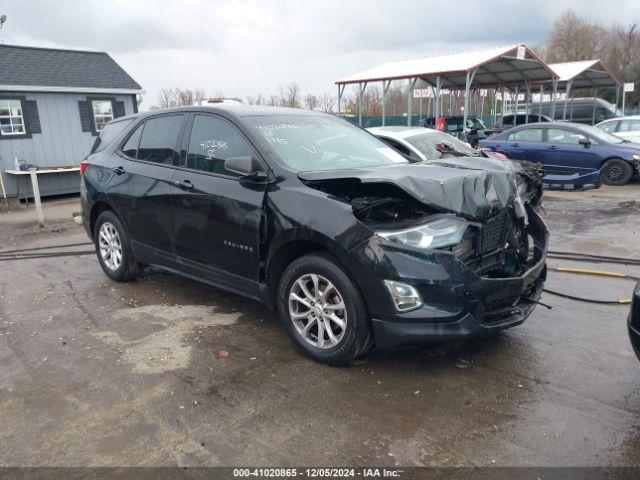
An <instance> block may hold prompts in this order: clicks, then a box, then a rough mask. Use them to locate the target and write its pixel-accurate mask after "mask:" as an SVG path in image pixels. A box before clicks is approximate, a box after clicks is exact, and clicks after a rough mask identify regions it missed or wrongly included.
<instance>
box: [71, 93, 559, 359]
mask: <svg viewBox="0 0 640 480" xmlns="http://www.w3.org/2000/svg"><path fill="white" fill-rule="evenodd" d="M81 170H82V173H83V176H82V188H81V200H82V211H83V218H84V224H85V227H86V230H87V232H88V234H89V235H90V236H91V238H93V239H94V241H95V244H96V249H97V254H98V260H99V262H100V265H101V266H102V268H103V270H104V272H105V273H106V274H107V275H108V276H109V277H110V278H112V279H113V280H117V281H124V280H131V279H133V278H135V276H136V275H137V274H138V273H139V272H140V270H141V269H142V268H143V267H144V266H146V265H154V266H156V267H161V268H163V269H166V270H169V271H171V272H175V273H178V274H181V275H185V276H187V277H190V278H193V279H197V280H200V281H203V282H206V283H209V284H211V285H215V286H217V287H220V288H223V289H226V290H229V291H232V292H236V293H239V294H241V295H244V296H246V297H249V298H252V299H255V300H260V301H262V302H264V303H265V304H267V305H269V306H273V307H275V308H277V309H278V312H279V315H280V318H281V320H282V322H283V324H284V326H285V328H286V330H287V332H288V333H289V335H290V336H291V338H292V339H293V341H294V342H295V343H296V345H297V346H298V347H299V348H300V349H301V350H302V351H304V352H305V353H306V354H308V355H309V356H311V357H312V358H314V359H316V360H318V361H321V362H325V363H329V364H333V365H338V364H343V363H345V362H348V361H349V360H351V359H353V358H354V357H356V356H358V355H360V354H362V353H363V352H365V351H366V350H368V349H369V348H371V347H372V346H374V345H375V346H376V347H377V348H380V349H390V348H393V347H397V346H401V345H407V344H416V343H423V342H433V341H442V340H450V339H463V338H469V337H472V336H475V335H479V334H483V333H486V332H492V331H497V330H500V329H504V328H508V327H512V326H514V325H518V324H520V323H522V322H523V321H524V320H525V318H527V316H529V315H530V313H531V311H532V309H533V307H534V306H535V304H536V302H537V300H538V298H539V297H540V294H541V291H542V286H543V282H544V280H545V275H546V266H545V258H546V251H547V243H548V232H547V228H546V226H545V224H544V222H543V221H542V219H541V218H540V217H539V216H538V213H536V209H537V207H538V206H539V204H540V201H541V192H542V190H541V186H540V180H541V175H542V173H541V172H540V171H539V170H537V168H536V167H533V166H528V165H525V164H515V163H512V162H509V161H500V160H492V159H487V158H485V159H482V158H477V157H471V158H464V157H461V158H451V159H446V160H440V161H437V162H421V163H411V162H410V161H409V160H408V159H406V158H405V157H403V156H402V155H400V154H399V153H398V152H396V151H394V150H392V149H391V148H390V147H388V146H387V145H386V144H384V143H383V142H382V141H380V140H378V139H377V138H376V137H374V136H373V135H371V134H369V133H367V132H366V131H364V130H361V129H360V128H357V127H355V126H352V125H350V124H349V123H347V122H346V121H343V120H342V119H339V118H335V117H333V116H331V115H325V114H320V113H317V112H310V111H303V110H295V109H284V108H270V107H247V106H242V105H221V106H217V107H185V108H179V109H171V110H163V111H153V112H149V113H143V114H136V115H132V116H128V117H123V118H119V119H118V120H116V121H114V122H111V123H110V124H108V125H107V126H106V127H105V130H104V131H103V132H102V134H101V136H100V137H99V138H98V140H97V141H96V144H95V145H94V147H93V150H92V153H91V154H90V155H89V156H88V157H87V158H86V159H85V160H84V162H83V163H82V168H81Z"/></svg>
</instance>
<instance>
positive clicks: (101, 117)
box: [91, 100, 113, 132]
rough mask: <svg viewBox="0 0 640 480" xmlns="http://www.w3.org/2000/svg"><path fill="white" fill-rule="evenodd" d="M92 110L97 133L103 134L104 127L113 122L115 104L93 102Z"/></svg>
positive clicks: (103, 101)
mask: <svg viewBox="0 0 640 480" xmlns="http://www.w3.org/2000/svg"><path fill="white" fill-rule="evenodd" d="M91 108H92V109H93V124H94V125H95V128H96V132H101V131H102V129H103V128H104V126H105V125H106V124H107V123H109V122H110V121H111V120H113V103H111V100H93V101H92V102H91Z"/></svg>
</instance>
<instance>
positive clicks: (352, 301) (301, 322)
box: [278, 254, 373, 366]
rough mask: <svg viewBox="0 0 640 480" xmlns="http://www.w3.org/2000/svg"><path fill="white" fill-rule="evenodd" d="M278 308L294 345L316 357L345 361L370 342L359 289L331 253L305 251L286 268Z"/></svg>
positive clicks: (327, 361) (324, 360)
mask: <svg viewBox="0 0 640 480" xmlns="http://www.w3.org/2000/svg"><path fill="white" fill-rule="evenodd" d="M340 307H342V308H340ZM278 312H279V314H280V319H281V321H282V322H283V324H284V327H285V329H286V330H287V333H288V334H289V336H290V337H291V339H292V340H293V342H294V343H295V344H296V346H297V347H298V348H299V349H300V350H301V351H302V352H303V353H304V354H306V355H307V356H309V357H311V358H312V359H314V360H315V361H317V362H321V363H326V364H329V365H334V366H337V365H344V364H345V363H348V362H349V361H351V360H353V359H354V358H356V357H357V356H359V355H362V354H363V353H365V352H366V351H367V350H368V349H369V348H370V347H371V345H372V343H373V342H372V333H371V328H370V325H369V316H368V313H367V310H366V308H365V304H364V300H363V299H362V296H361V295H360V292H359V291H358V289H357V287H356V285H355V284H354V282H353V281H352V280H351V279H350V278H349V276H348V275H347V274H346V272H345V271H344V270H343V269H342V268H341V267H340V266H338V265H337V264H336V262H335V261H334V260H333V259H332V258H331V257H329V256H325V255H322V254H311V255H305V256H303V257H300V258H298V259H297V260H294V261H293V262H292V263H291V264H290V265H289V266H288V267H287V269H286V270H285V272H284V274H283V275H282V278H281V279H280V283H279V285H278Z"/></svg>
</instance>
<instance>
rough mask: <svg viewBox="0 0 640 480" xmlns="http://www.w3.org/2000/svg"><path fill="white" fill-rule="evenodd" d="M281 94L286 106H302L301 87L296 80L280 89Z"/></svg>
mask: <svg viewBox="0 0 640 480" xmlns="http://www.w3.org/2000/svg"><path fill="white" fill-rule="evenodd" d="M280 96H281V97H282V103H283V105H284V106H285V107H291V108H300V87H299V86H298V84H297V83H296V82H291V83H289V84H287V85H286V86H285V87H284V90H283V89H282V88H281V89H280Z"/></svg>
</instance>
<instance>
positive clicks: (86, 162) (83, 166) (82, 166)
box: [80, 158, 89, 176]
mask: <svg viewBox="0 0 640 480" xmlns="http://www.w3.org/2000/svg"><path fill="white" fill-rule="evenodd" d="M87 165H89V160H88V159H86V158H85V159H84V160H82V162H80V176H82V175H84V171H85V170H86V169H87Z"/></svg>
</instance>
